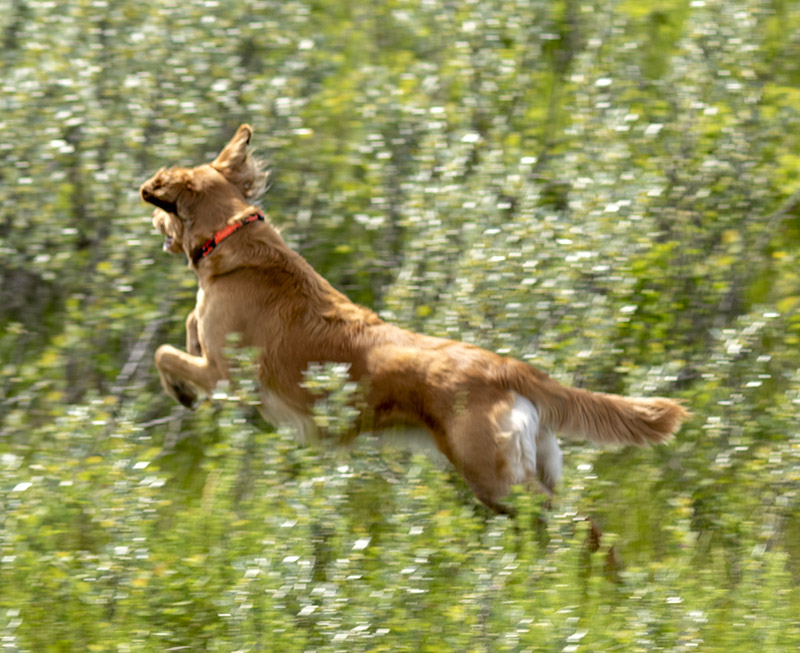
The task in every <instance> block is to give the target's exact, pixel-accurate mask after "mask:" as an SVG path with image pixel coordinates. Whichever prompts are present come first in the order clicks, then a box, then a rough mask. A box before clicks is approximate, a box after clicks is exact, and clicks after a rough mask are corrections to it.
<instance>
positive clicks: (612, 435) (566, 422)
mask: <svg viewBox="0 0 800 653" xmlns="http://www.w3.org/2000/svg"><path fill="white" fill-rule="evenodd" d="M506 384H507V385H508V386H509V387H510V389H512V390H514V391H515V392H518V393H519V394H521V395H523V396H524V397H527V398H528V399H529V400H530V401H531V402H532V403H533V404H534V405H535V406H536V407H537V409H538V410H539V413H540V419H541V422H542V424H543V425H546V426H549V427H550V428H551V429H553V430H554V431H556V432H558V433H560V434H562V435H564V436H566V437H577V438H586V439H588V440H591V441H592V442H598V443H602V444H635V445H639V446H641V445H646V444H657V443H660V442H665V441H666V440H669V439H670V438H671V437H672V436H673V435H674V434H675V432H676V431H677V430H678V428H679V427H680V424H681V422H682V421H683V420H684V419H685V418H686V417H687V416H688V413H687V411H686V410H685V409H684V408H683V406H681V405H680V404H679V403H677V402H676V401H673V400H671V399H665V398H663V397H653V398H649V399H645V398H639V397H622V396H620V395H612V394H604V393H600V392H590V391H588V390H583V389H581V388H568V387H566V386H563V385H561V384H560V383H558V382H557V381H555V380H554V379H552V378H550V377H549V376H547V375H546V374H544V373H543V372H541V371H539V370H537V369H536V368H535V367H532V366H530V365H527V364H525V363H521V362H519V361H513V363H512V365H511V368H510V369H509V370H508V371H507V377H506Z"/></svg>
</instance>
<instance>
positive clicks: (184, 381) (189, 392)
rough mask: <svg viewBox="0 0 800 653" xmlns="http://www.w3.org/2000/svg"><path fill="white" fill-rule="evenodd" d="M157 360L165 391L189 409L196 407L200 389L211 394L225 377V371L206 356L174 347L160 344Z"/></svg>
mask: <svg viewBox="0 0 800 653" xmlns="http://www.w3.org/2000/svg"><path fill="white" fill-rule="evenodd" d="M155 358H156V367H157V368H158V373H159V375H160V376H161V385H162V386H164V390H166V391H167V394H169V395H170V396H171V397H172V398H174V399H175V400H176V401H178V402H180V403H182V404H183V405H184V406H186V407H187V408H194V405H195V403H196V402H197V395H198V390H200V391H202V392H204V393H206V394H211V391H212V390H213V389H214V386H216V385H217V382H218V381H219V380H220V379H221V378H223V376H224V370H223V369H221V367H220V366H219V365H215V364H213V363H212V362H211V361H209V360H208V358H206V357H205V356H192V355H191V354H187V353H186V352H183V351H181V350H180V349H176V348H175V347H172V346H171V345H161V346H160V347H159V348H158V349H157V350H156V357H155Z"/></svg>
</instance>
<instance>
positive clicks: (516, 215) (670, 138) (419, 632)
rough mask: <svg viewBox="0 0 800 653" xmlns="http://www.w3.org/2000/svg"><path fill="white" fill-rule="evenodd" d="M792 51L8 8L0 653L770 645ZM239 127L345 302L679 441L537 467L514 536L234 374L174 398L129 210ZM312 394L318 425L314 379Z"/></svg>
mask: <svg viewBox="0 0 800 653" xmlns="http://www.w3.org/2000/svg"><path fill="white" fill-rule="evenodd" d="M798 25H800V11H798V8H797V5H796V3H794V2H791V1H784V0H775V1H773V2H757V1H756V0H735V1H734V2H725V3H723V2H721V1H720V0H702V1H692V2H689V1H688V0H659V1H656V0H648V1H646V2H645V1H637V2H632V1H629V0H620V1H618V2H605V3H600V2H581V1H579V0H558V1H556V2H545V1H544V0H533V1H531V2H516V1H514V0H483V1H481V2H449V1H446V0H435V1H434V0H432V1H428V2H409V1H407V0H391V1H387V2H381V3H348V2H340V1H337V0H318V1H316V2H307V1H305V0H298V1H291V2H277V1H275V0H219V1H213V2H202V3H201V2H190V3H176V2H167V3H164V2H158V3H156V2H149V1H147V0H144V1H140V2H136V3H133V2H129V1H124V2H79V1H77V0H72V1H68V2H58V3H54V2H35V1H33V0H9V1H8V2H6V5H5V7H4V10H3V11H2V12H0V39H2V43H3V48H2V51H0V67H1V68H2V75H0V87H1V89H2V92H0V130H2V133H3V135H4V138H3V139H0V152H1V153H2V157H3V166H2V169H0V226H2V229H0V370H2V373H0V520H2V528H0V641H2V644H3V647H4V648H6V649H9V650H20V651H68V650H73V651H92V650H96V651H108V650H118V651H139V650H168V649H171V648H172V649H177V648H179V647H186V648H187V650H215V651H231V650H254V651H255V650H287V651H289V650H326V651H327V650H330V651H334V650H386V651H396V650H400V651H403V650H431V651H433V650H436V651H439V650H470V651H473V650H474V651H506V650H508V651H522V650H569V651H596V650H604V651H605V650H614V649H618V650H640V651H645V650H657V649H670V650H686V649H696V648H700V649H702V650H725V651H730V650H749V649H750V648H752V643H753V642H754V641H758V642H763V646H762V647H763V648H764V649H765V650H791V649H794V648H797V646H798V645H799V644H800V627H799V626H798V622H797V619H796V615H797V614H798V612H799V611H800V593H799V590H798V587H800V583H798V581H799V580H800V544H798V543H799V542H800V538H799V537H798V536H799V535H800V490H798V488H800V430H798V424H800V371H799V370H800V346H799V345H800V275H799V274H798V271H797V270H798V263H797V261H798V256H799V255H800V231H799V230H798V226H797V225H798V220H797V219H798V216H799V215H800V209H798V204H799V203H800V194H798V188H800V172H799V170H800V167H798V156H797V152H798V147H799V146H800V140H799V139H800V136H799V135H800V124H799V123H800V117H799V116H798V106H800V103H799V100H800V64H798V62H800V57H798V49H799V48H800V41H798V33H800V32H798V29H797V28H798ZM243 121H248V122H251V123H252V124H253V125H254V127H255V130H256V144H257V146H258V148H259V150H260V152H261V153H264V154H266V155H268V156H269V157H270V159H271V162H272V166H273V171H274V180H273V188H272V189H271V191H270V192H269V194H267V195H266V196H265V198H264V206H265V209H266V210H267V212H268V213H269V215H270V217H271V219H272V220H273V221H274V222H275V224H277V225H279V226H281V227H282V228H284V235H285V237H286V238H287V239H288V241H289V242H290V243H291V244H292V245H293V246H294V247H296V248H297V249H298V250H299V251H300V252H301V253H302V254H303V255H304V256H306V257H307V258H308V259H309V261H310V262H311V263H312V264H313V265H314V266H315V267H316V268H317V269H318V270H319V271H320V272H322V273H323V274H324V275H325V276H326V277H328V278H329V279H330V280H331V281H332V282H333V283H334V284H335V285H336V286H337V287H339V288H340V289H342V290H343V291H345V292H347V293H348V294H349V295H350V296H351V297H352V298H354V299H356V300H358V301H360V302H363V303H367V304H369V305H371V306H372V307H374V308H375V309H376V310H378V311H379V312H380V314H381V315H382V316H384V317H386V318H387V319H391V320H393V321H395V322H397V323H400V324H402V325H404V326H407V327H410V328H415V329H418V330H422V331H425V332H427V333H431V334H435V335H443V336H448V337H454V338H459V339H463V340H467V341H471V342H475V343H477V344H480V345H482V346H484V347H488V348H490V349H492V350H495V351H499V352H502V353H508V354H511V355H514V356H517V357H519V358H524V359H526V360H529V361H531V362H532V363H534V364H536V365H539V366H540V367H542V368H543V369H545V370H546V371H548V372H550V373H552V374H553V375H554V376H556V377H557V378H559V379H560V380H562V381H564V382H567V383H573V384H579V385H583V386H585V387H590V388H592V389H597V390H605V391H614V392H623V393H627V394H648V395H652V394H664V395H669V396H675V397H678V398H681V399H683V400H684V401H685V403H686V405H687V407H688V408H689V409H691V411H692V412H693V414H694V417H693V418H692V420H691V421H690V422H689V424H688V425H687V426H686V427H685V428H684V429H683V430H682V431H681V433H680V434H679V436H678V438H677V440H676V442H675V443H674V444H672V445H669V446H666V447H660V448H655V449H651V450H633V449H626V450H622V451H598V450H594V449H591V448H589V447H586V446H583V445H568V447H567V449H566V457H565V461H566V464H565V477H564V480H563V481H562V484H561V486H560V488H559V489H558V493H557V496H556V497H555V498H554V499H553V501H552V506H551V507H549V508H545V507H544V506H543V505H542V500H541V499H540V498H539V497H536V496H532V495H529V494H527V493H524V492H522V491H521V490H520V491H519V492H518V493H517V494H516V495H515V496H514V497H513V503H514V504H515V505H516V507H517V508H518V510H519V513H520V516H519V517H518V518H517V519H516V520H515V521H513V522H512V521H509V520H508V519H506V518H502V517H495V516H491V515H487V514H486V513H485V512H484V511H483V509H482V508H480V507H479V506H477V505H476V504H475V502H474V499H473V498H472V497H471V495H470V493H469V491H468V490H467V489H466V488H465V487H464V485H463V483H462V482H461V481H460V480H459V479H458V478H457V476H456V475H455V474H453V473H451V472H449V471H448V470H447V469H446V468H445V469H442V468H439V467H437V466H436V465H435V464H433V463H432V462H430V461H429V460H428V459H427V458H425V457H424V456H421V455H411V454H408V453H396V452H395V453H391V452H382V453H379V452H378V450H377V448H376V446H375V445H374V443H373V442H372V440H371V439H370V438H364V440H365V442H364V443H363V444H361V445H360V446H358V447H354V448H349V449H348V450H346V451H342V450H337V449H329V448H326V447H323V446H319V447H310V448H303V447H299V446H297V445H296V444H295V443H294V441H293V440H292V439H291V438H290V437H289V435H288V434H286V433H284V432H282V431H279V432H277V433H276V432H274V429H271V428H270V427H269V426H268V425H265V424H263V423H262V422H260V421H259V420H258V418H257V417H256V416H255V412H254V408H253V404H254V403H255V400H256V394H257V393H256V391H255V389H254V388H253V387H252V382H249V381H248V379H249V378H250V376H252V375H248V374H247V372H246V369H245V368H246V367H247V364H246V362H244V360H243V361H242V367H243V369H242V371H241V373H240V374H239V375H238V380H237V382H236V383H235V384H233V385H231V386H228V387H220V388H219V389H218V391H217V392H216V394H215V396H214V399H213V401H211V402H208V403H206V404H204V405H202V406H201V407H200V408H199V409H198V410H197V411H196V412H195V413H189V412H187V411H185V410H184V409H183V408H180V407H177V406H174V405H173V404H172V403H171V401H170V400H169V399H168V398H167V397H166V396H165V395H164V393H163V392H162V391H161V389H160V387H159V384H158V380H157V375H156V374H155V371H154V369H153V367H152V354H153V352H154V350H155V348H156V347H157V346H158V345H159V344H161V343H162V342H171V343H173V344H176V343H180V342H182V341H183V338H184V335H183V328H184V327H183V325H184V319H185V315H186V313H187V312H188V311H189V310H190V308H191V306H192V304H193V301H194V292H195V282H194V279H193V278H192V275H191V273H190V272H189V271H187V270H186V268H185V266H184V265H183V263H182V262H180V261H179V260H177V259H170V257H168V256H166V255H164V254H163V253H162V252H161V251H160V244H161V243H160V239H159V238H158V237H155V236H154V235H153V234H152V228H151V226H150V222H149V218H148V210H147V209H146V208H145V207H144V206H143V205H142V204H141V203H140V201H139V199H138V196H137V193H136V189H137V187H138V185H139V183H140V182H141V181H142V180H143V179H144V178H146V177H147V176H148V175H150V174H151V173H152V172H153V171H154V170H155V169H157V168H158V167H159V166H161V165H164V164H166V163H170V162H179V163H185V164H191V163H195V162H198V161H202V160H206V159H207V158H208V157H210V156H211V155H213V153H214V151H215V150H216V149H217V148H218V147H219V145H221V144H222V143H223V142H224V140H225V139H226V138H228V137H229V135H230V134H231V133H232V131H233V129H234V128H235V127H236V126H237V125H238V124H239V123H240V122H243ZM306 382H307V384H308V385H309V387H310V388H311V390H312V391H313V392H314V393H316V395H317V396H318V401H317V406H316V411H315V420H316V421H317V423H318V424H319V425H320V426H321V427H323V428H324V429H325V430H327V431H328V432H330V433H333V434H339V435H341V434H344V433H347V430H348V428H349V426H350V425H351V424H352V423H353V420H354V419H356V415H354V414H352V412H351V411H350V409H348V408H347V399H348V397H350V396H351V394H352V392H353V389H352V388H351V387H349V385H348V383H347V382H346V378H345V375H344V371H343V370H341V369H339V368H337V367H336V366H320V367H319V368H318V369H315V370H312V371H310V373H309V375H308V377H307V381H306ZM587 518H590V519H591V520H592V522H593V523H594V524H596V525H598V526H599V527H600V529H601V530H602V531H603V532H604V535H603V537H602V538H601V539H600V541H599V546H598V545H597V543H596V542H595V541H594V539H593V535H592V532H591V525H590V522H588V521H587Z"/></svg>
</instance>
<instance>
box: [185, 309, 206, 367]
mask: <svg viewBox="0 0 800 653" xmlns="http://www.w3.org/2000/svg"><path fill="white" fill-rule="evenodd" d="M186 351H187V352H189V353H190V354H191V355H192V356H202V355H203V348H202V347H201V346H200V336H199V334H198V331H197V309H195V310H193V311H192V312H191V313H189V315H188V316H187V317H186Z"/></svg>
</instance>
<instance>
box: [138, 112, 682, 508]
mask: <svg viewBox="0 0 800 653" xmlns="http://www.w3.org/2000/svg"><path fill="white" fill-rule="evenodd" d="M252 133H253V132H252V129H251V128H250V127H249V126H248V125H242V126H241V127H239V129H238V131H237V132H236V134H235V135H234V136H233V138H232V139H231V141H230V142H229V143H228V144H227V145H226V146H225V147H224V149H223V150H222V151H221V152H220V154H219V155H218V156H217V158H216V159H214V161H212V162H211V163H209V164H206V165H201V166H198V167H195V168H182V167H171V168H162V169H161V170H159V171H158V172H157V173H156V174H155V175H154V176H153V177H152V178H150V179H148V180H147V181H146V182H145V183H144V184H142V186H141V189H140V192H141V196H142V199H143V200H145V201H146V202H149V203H151V204H153V205H155V206H156V207H157V208H156V211H155V215H154V225H155V227H156V228H157V229H158V230H159V231H160V232H161V233H162V234H164V236H165V237H166V241H165V245H164V246H165V248H166V249H168V250H169V251H172V252H179V251H182V252H184V253H185V254H186V257H187V259H188V261H189V265H190V266H191V268H192V269H193V270H194V272H195V274H196V275H197V279H198V282H199V289H198V294H197V305H196V307H195V309H194V311H192V313H191V314H190V315H189V317H188V319H187V345H186V348H187V351H186V352H184V351H181V350H179V349H176V348H175V347H172V346H170V345H162V346H161V347H159V348H158V350H157V351H156V354H155V363H156V367H157V368H158V371H159V374H160V375H161V381H162V384H163V386H164V388H165V390H166V391H167V392H168V393H169V394H170V395H171V396H172V397H174V398H175V399H176V400H177V401H179V402H181V403H182V404H184V405H186V406H189V407H192V406H193V405H194V403H195V401H196V400H197V398H198V393H199V392H202V393H205V394H209V393H210V392H211V391H212V390H213V388H214V387H215V385H216V384H217V382H218V381H220V380H221V379H225V378H226V375H227V374H228V368H227V365H226V361H225V359H224V357H223V348H224V346H225V345H226V337H227V336H228V334H238V335H239V343H240V344H241V346H245V347H253V348H256V349H257V350H258V352H259V360H258V369H259V382H260V388H261V393H262V412H263V414H264V416H265V417H266V419H267V420H268V421H270V422H272V423H289V424H291V425H293V426H294V427H295V428H296V429H297V430H298V431H300V432H301V433H306V434H308V433H310V432H312V431H313V430H314V423H313V420H312V419H311V410H310V406H311V404H312V402H313V397H312V396H311V395H310V393H309V392H308V390H307V389H305V388H304V387H303V385H302V382H303V373H304V371H305V370H306V369H307V368H308V366H309V364H311V363H314V362H334V363H344V364H346V365H347V366H348V367H349V374H350V377H351V378H352V379H353V380H354V381H356V382H358V384H359V388H360V393H359V399H358V400H357V402H356V403H357V407H358V408H359V409H360V418H359V420H358V423H357V426H356V431H365V430H367V431H377V430H380V429H384V428H387V427H390V426H391V425H394V424H404V425H409V424H413V425H418V426H422V427H424V428H425V429H427V430H428V431H429V432H430V434H431V436H432V437H433V440H434V442H435V444H436V447H437V448H438V449H439V450H440V451H441V452H442V453H443V454H444V455H445V456H446V457H447V458H448V459H449V460H450V461H451V462H452V464H453V465H454V466H455V468H456V469H457V470H458V471H459V472H460V474H461V475H462V476H463V478H464V480H465V481H466V482H467V484H468V485H469V487H470V488H471V489H472V490H473V492H474V493H475V495H476V496H477V497H478V499H480V500H481V501H482V502H483V503H484V504H486V505H487V506H488V507H490V508H491V509H493V510H495V511H498V512H510V510H509V508H507V507H506V506H505V505H503V504H502V503H501V502H500V500H501V499H502V498H503V497H504V496H505V495H506V494H507V493H508V491H509V489H510V487H511V486H512V485H515V484H529V485H532V486H536V484H537V483H538V484H540V485H541V486H542V487H543V488H544V489H545V490H546V491H547V492H548V493H550V492H552V491H553V489H554V487H555V485H556V482H557V481H558V478H559V476H560V475H561V450H560V449H559V446H558V441H557V440H556V437H555V433H556V432H559V433H561V434H563V435H565V436H573V437H582V438H588V439H589V440H592V441H594V442H599V443H619V444H636V445H645V444H651V443H659V442H663V441H665V440H667V439H669V438H670V437H671V436H672V435H673V434H674V432H675V431H676V430H677V429H678V427H679V425H680V423H681V421H682V420H683V419H684V417H685V416H686V411H685V410H684V409H683V408H682V406H681V405H680V404H678V403H676V402H675V401H672V400H669V399H663V398H651V399H641V398H626V397H621V396H617V395H611V394H601V393H593V392H589V391H588V390H583V389H578V388H568V387H565V386H563V385H561V384H559V383H558V382H556V381H555V380H553V379H551V378H550V377H549V376H547V375H546V374H545V373H543V372H541V371H539V370H537V369H536V368H534V367H532V366H530V365H528V364H526V363H523V362H520V361H518V360H515V359H513V358H508V357H503V356H500V355H497V354H494V353H492V352H489V351H485V350H483V349H481V348H479V347H475V346H472V345H468V344H464V343H462V342H456V341H452V340H444V339H441V338H434V337H430V336H426V335H421V334H418V333H412V332H409V331H406V330H404V329H401V328H399V327H396V326H392V325H391V324H387V323H385V322H384V321H383V320H381V319H380V318H379V317H378V316H377V315H376V314H375V313H373V312H372V311H371V310H369V309H367V308H364V307H362V306H358V305H356V304H354V303H353V302H351V301H350V300H348V299H347V297H345V296H344V295H343V294H342V293H340V292H338V291H337V290H336V289H335V288H333V287H332V286H331V285H330V284H329V283H328V282H327V281H326V280H325V279H323V278H322V277H321V276H320V275H319V274H317V273H316V272H315V271H314V269H313V268H312V267H311V266H310V265H309V264H308V263H307V262H306V261H305V260H304V259H303V258H302V257H301V256H300V255H299V254H297V253H296V252H294V251H292V250H291V249H289V247H287V246H286V244H285V243H284V242H283V240H282V238H281V236H280V235H279V234H278V232H277V231H276V230H275V228H273V227H272V225H271V224H270V223H269V221H267V220H266V219H265V218H264V216H263V215H262V214H261V212H260V210H259V209H258V208H257V207H256V206H254V205H253V203H252V202H253V201H254V198H255V197H256V196H257V195H258V194H259V193H260V192H261V190H263V187H264V183H265V178H266V175H265V174H264V172H263V171H262V170H261V168H260V166H259V165H258V163H257V162H256V160H255V159H253V158H252V157H251V155H250V153H249V152H248V146H249V144H250V140H251V138H252Z"/></svg>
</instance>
